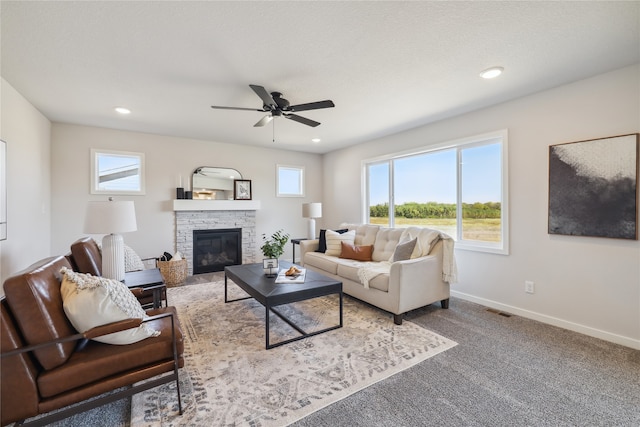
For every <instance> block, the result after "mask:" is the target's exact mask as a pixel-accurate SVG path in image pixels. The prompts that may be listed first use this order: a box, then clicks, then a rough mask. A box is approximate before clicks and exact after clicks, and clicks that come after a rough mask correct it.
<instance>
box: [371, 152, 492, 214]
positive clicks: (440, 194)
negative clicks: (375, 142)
mask: <svg viewBox="0 0 640 427" xmlns="http://www.w3.org/2000/svg"><path fill="white" fill-rule="evenodd" d="M462 163H463V166H462V175H463V176H462V197H463V200H462V201H463V202H465V203H474V202H483V203H484V202H498V201H500V200H501V197H500V192H501V184H500V181H501V180H500V173H501V172H500V144H491V145H483V146H479V147H474V148H466V149H464V150H463V155H462ZM394 169H395V191H394V194H395V198H396V200H395V201H396V204H398V205H401V204H403V203H406V202H419V203H424V202H430V201H435V202H441V203H455V202H456V151H455V150H453V149H452V150H443V151H437V152H431V153H428V154H425V155H420V156H411V157H405V158H401V159H397V160H395V164H394ZM370 171H371V176H370V192H371V194H370V197H371V199H370V200H371V201H370V203H371V205H376V204H379V203H385V202H387V201H388V197H389V196H388V194H389V190H388V185H389V184H388V179H387V174H388V168H387V167H386V165H376V166H374V167H372V168H371V169H370Z"/></svg>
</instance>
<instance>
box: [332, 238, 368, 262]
mask: <svg viewBox="0 0 640 427" xmlns="http://www.w3.org/2000/svg"><path fill="white" fill-rule="evenodd" d="M341 245H342V251H341V252H340V258H348V259H355V260H357V261H371V254H372V253H373V246H372V245H366V246H359V245H351V244H349V243H346V242H341Z"/></svg>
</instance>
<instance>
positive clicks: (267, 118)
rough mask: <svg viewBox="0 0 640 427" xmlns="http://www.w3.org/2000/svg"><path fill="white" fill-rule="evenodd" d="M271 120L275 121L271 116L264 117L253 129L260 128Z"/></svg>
mask: <svg viewBox="0 0 640 427" xmlns="http://www.w3.org/2000/svg"><path fill="white" fill-rule="evenodd" d="M271 120H273V116H272V115H271V114H267V115H266V116H264V117H263V118H261V119H260V121H259V122H258V123H256V124H255V125H253V127H254V128H255V127H260V126H264V125H266V124H267V123H269V122H270V121H271Z"/></svg>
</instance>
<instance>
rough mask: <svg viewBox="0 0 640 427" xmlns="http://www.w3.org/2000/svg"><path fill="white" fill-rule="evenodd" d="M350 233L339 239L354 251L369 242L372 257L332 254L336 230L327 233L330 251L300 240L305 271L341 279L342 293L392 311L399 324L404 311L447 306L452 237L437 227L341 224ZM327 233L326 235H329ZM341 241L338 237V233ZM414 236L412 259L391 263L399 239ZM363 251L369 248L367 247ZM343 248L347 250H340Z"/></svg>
mask: <svg viewBox="0 0 640 427" xmlns="http://www.w3.org/2000/svg"><path fill="white" fill-rule="evenodd" d="M341 228H343V229H347V230H349V231H350V232H351V233H344V234H345V235H346V234H350V235H352V234H354V231H355V236H354V237H353V240H352V241H351V240H350V239H351V237H345V238H343V239H344V240H346V241H347V242H348V243H353V245H354V246H355V248H356V249H358V248H362V247H364V248H366V247H367V246H368V245H372V246H373V248H372V249H373V252H372V253H371V261H358V260H354V259H348V258H342V257H340V256H335V252H336V251H335V247H336V246H335V239H336V237H335V234H334V233H329V232H328V231H327V242H328V243H327V244H328V245H329V244H330V243H329V242H330V239H331V243H333V244H334V246H333V249H334V250H333V251H332V252H333V255H331V254H328V253H322V252H317V249H318V246H319V240H318V239H316V240H303V241H301V242H300V250H301V264H302V265H303V266H304V267H305V268H307V269H309V270H313V271H316V272H319V273H321V274H324V275H326V276H330V277H332V278H334V279H336V280H340V281H342V284H343V292H344V293H346V294H348V295H351V296H353V297H355V298H357V299H360V300H362V301H365V302H367V303H369V304H372V305H374V306H376V307H378V308H381V309H383V310H386V311H388V312H390V313H392V314H393V317H394V322H395V323H396V324H397V325H401V324H402V317H403V314H404V313H406V312H408V311H410V310H414V309H416V308H420V307H424V306H426V305H429V304H432V303H434V302H437V301H440V303H441V305H442V308H448V307H449V283H453V282H455V276H456V267H455V260H454V258H453V244H454V243H453V240H452V239H451V238H450V237H449V236H447V235H446V234H444V233H440V232H439V231H436V230H432V229H428V228H419V227H410V228H384V227H380V226H377V225H371V224H364V225H362V224H361V225H357V224H343V225H342V226H341ZM329 234H331V236H329ZM340 238H341V239H342V237H340ZM414 238H415V239H416V245H415V248H414V249H413V250H412V253H411V258H410V259H406V260H402V261H393V257H394V252H395V250H396V247H397V246H398V244H399V243H405V242H408V241H410V240H413V239H414ZM366 249H368V248H366ZM343 252H350V250H349V251H346V249H344V250H343Z"/></svg>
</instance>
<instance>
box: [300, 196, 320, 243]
mask: <svg viewBox="0 0 640 427" xmlns="http://www.w3.org/2000/svg"><path fill="white" fill-rule="evenodd" d="M302 217H303V218H309V224H308V226H309V228H308V231H307V238H308V239H315V238H316V218H322V203H318V202H315V203H303V204H302Z"/></svg>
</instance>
